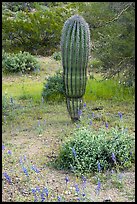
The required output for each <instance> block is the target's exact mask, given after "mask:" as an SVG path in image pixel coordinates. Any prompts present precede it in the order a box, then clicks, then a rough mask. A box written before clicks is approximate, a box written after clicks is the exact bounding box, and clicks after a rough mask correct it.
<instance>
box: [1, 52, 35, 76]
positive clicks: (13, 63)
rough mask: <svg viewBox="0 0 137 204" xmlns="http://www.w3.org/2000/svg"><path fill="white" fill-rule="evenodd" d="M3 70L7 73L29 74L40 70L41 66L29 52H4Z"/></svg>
mask: <svg viewBox="0 0 137 204" xmlns="http://www.w3.org/2000/svg"><path fill="white" fill-rule="evenodd" d="M2 69H3V71H5V72H12V73H15V72H22V73H28V72H31V71H35V70H38V69H39V65H38V62H37V60H36V59H35V57H34V56H32V55H31V54H30V53H28V52H21V51H20V52H19V53H17V54H14V53H12V54H10V53H6V52H4V51H3V53H2Z"/></svg>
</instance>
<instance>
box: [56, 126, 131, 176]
mask: <svg viewBox="0 0 137 204" xmlns="http://www.w3.org/2000/svg"><path fill="white" fill-rule="evenodd" d="M133 144H134V143H133V140H132V137H131V136H129V135H128V133H127V132H126V131H125V132H122V131H121V130H118V129H117V128H112V129H110V130H108V131H106V130H104V129H99V130H98V131H95V130H92V131H91V129H90V130H89V129H87V128H85V127H83V128H79V129H76V130H75V131H74V133H73V135H72V137H71V138H69V139H68V140H67V141H66V142H65V143H64V144H63V145H62V146H61V148H60V152H59V155H58V157H57V159H56V161H55V163H54V165H55V166H56V167H58V168H61V169H71V170H73V171H74V172H81V173H90V172H95V171H97V170H98V168H97V165H98V162H100V166H101V169H102V170H106V169H112V168H113V167H114V166H115V163H114V161H113V160H112V153H114V155H115V157H116V163H117V164H118V165H119V167H121V168H125V167H130V165H131V162H133V159H134V157H133V154H131V151H132V148H133Z"/></svg>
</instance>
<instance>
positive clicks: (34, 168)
mask: <svg viewBox="0 0 137 204" xmlns="http://www.w3.org/2000/svg"><path fill="white" fill-rule="evenodd" d="M31 169H32V170H34V171H35V172H36V173H39V170H38V169H37V168H36V167H35V166H34V165H33V166H32V167H31Z"/></svg>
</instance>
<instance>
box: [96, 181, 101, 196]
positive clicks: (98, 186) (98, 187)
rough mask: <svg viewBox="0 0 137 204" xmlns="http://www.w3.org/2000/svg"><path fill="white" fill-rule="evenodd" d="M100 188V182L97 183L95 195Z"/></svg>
mask: <svg viewBox="0 0 137 204" xmlns="http://www.w3.org/2000/svg"><path fill="white" fill-rule="evenodd" d="M100 188H101V182H100V181H98V184H97V188H96V193H97V194H98V193H99V191H100Z"/></svg>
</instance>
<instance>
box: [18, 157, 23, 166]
mask: <svg viewBox="0 0 137 204" xmlns="http://www.w3.org/2000/svg"><path fill="white" fill-rule="evenodd" d="M19 161H20V164H21V165H22V164H23V162H22V157H20V159H19Z"/></svg>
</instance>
